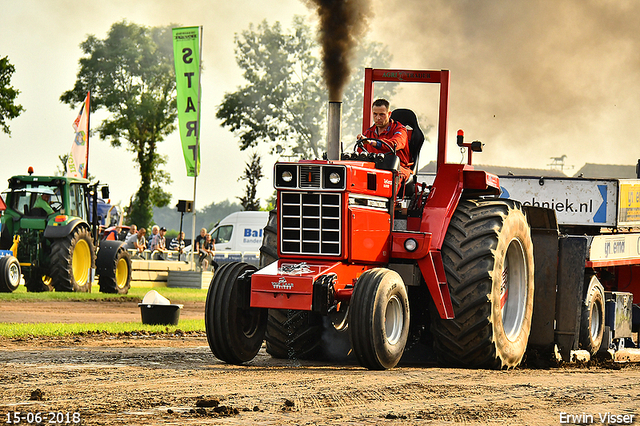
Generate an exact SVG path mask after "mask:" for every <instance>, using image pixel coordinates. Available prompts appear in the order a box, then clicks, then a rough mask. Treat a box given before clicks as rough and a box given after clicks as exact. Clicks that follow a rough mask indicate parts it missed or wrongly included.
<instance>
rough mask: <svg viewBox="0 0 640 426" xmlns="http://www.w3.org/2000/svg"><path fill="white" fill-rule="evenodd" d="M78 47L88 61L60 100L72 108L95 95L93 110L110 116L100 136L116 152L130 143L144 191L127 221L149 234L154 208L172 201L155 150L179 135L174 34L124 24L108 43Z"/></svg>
mask: <svg viewBox="0 0 640 426" xmlns="http://www.w3.org/2000/svg"><path fill="white" fill-rule="evenodd" d="M80 47H81V48H82V51H83V53H84V56H83V57H82V58H80V60H79V63H80V71H79V72H78V76H77V79H76V83H75V86H74V88H73V89H72V90H69V91H67V92H64V93H63V94H62V96H61V97H60V100H61V101H62V102H64V103H67V104H69V105H71V107H72V108H73V107H75V104H77V103H79V102H82V101H83V100H84V98H85V96H86V94H87V92H88V91H91V110H92V111H96V110H98V109H101V108H104V109H106V110H107V111H108V112H109V113H110V115H109V117H108V118H106V119H105V120H103V121H102V123H100V125H99V126H98V128H97V129H96V131H97V132H98V134H99V136H100V139H102V140H109V141H110V143H111V145H112V146H113V147H120V146H122V141H126V142H127V149H128V150H129V151H131V152H132V153H134V154H135V161H136V163H137V167H138V169H139V172H140V187H139V189H138V191H137V192H136V194H135V196H134V197H133V199H132V205H131V206H130V210H129V211H130V215H129V219H130V221H131V222H132V223H135V224H137V225H138V226H139V227H146V228H148V227H149V224H150V222H151V219H152V217H153V209H152V208H153V206H158V207H163V206H165V205H167V204H168V203H169V201H170V200H171V195H170V194H169V193H167V192H165V191H164V190H163V189H162V186H161V185H162V184H169V183H171V178H170V176H169V174H168V173H166V172H165V171H164V170H163V167H162V166H163V165H164V164H166V162H167V159H166V158H165V157H164V156H162V155H160V154H158V150H157V149H158V143H160V142H162V141H163V140H164V138H165V136H167V135H168V134H170V133H172V132H173V131H174V130H175V124H174V123H175V120H176V117H177V109H176V88H175V84H176V79H175V71H174V66H173V44H172V39H171V28H170V27H154V28H148V27H144V26H139V25H136V24H133V23H128V22H127V21H121V22H117V23H115V24H113V25H112V26H111V29H110V30H109V33H108V35H107V37H106V38H105V39H104V40H100V39H98V38H96V37H95V36H94V35H90V36H88V37H87V39H86V40H85V41H84V42H82V43H81V45H80Z"/></svg>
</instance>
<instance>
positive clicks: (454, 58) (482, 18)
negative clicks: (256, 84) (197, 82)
mask: <svg viewBox="0 0 640 426" xmlns="http://www.w3.org/2000/svg"><path fill="white" fill-rule="evenodd" d="M359 1H361V2H363V3H364V4H365V5H366V6H367V7H369V8H370V10H371V13H369V14H368V17H363V19H366V27H367V28H368V31H367V32H366V35H365V37H367V38H368V39H371V40H377V41H381V42H383V43H384V44H386V45H387V46H388V48H389V50H390V51H391V52H392V54H393V60H392V63H391V67H392V68H396V69H413V70H426V69H433V70H439V69H448V70H450V71H451V86H450V87H451V89H450V93H451V96H450V109H449V140H450V141H451V142H450V149H449V151H448V152H449V154H448V160H449V161H452V162H458V161H460V159H461V158H462V156H461V154H460V153H459V152H458V150H457V148H456V147H455V132H456V130H457V129H459V128H462V129H463V130H464V131H465V135H466V138H467V140H480V141H482V142H483V143H485V147H484V152H483V153H480V154H476V155H475V156H474V159H475V162H476V163H478V164H491V165H503V166H514V167H528V168H540V169H545V168H548V167H549V164H550V163H551V162H552V158H554V157H560V156H562V155H566V156H567V157H566V165H567V169H566V170H565V171H566V173H568V174H573V173H574V172H575V170H577V169H579V168H580V167H582V165H584V164H585V163H599V164H626V165H631V164H635V163H636V162H637V159H638V158H640V149H638V148H639V144H638V141H640V126H638V120H637V118H636V117H637V116H638V114H639V113H640V54H639V53H638V52H640V31H638V30H637V22H639V19H640V3H638V2H636V1H634V0H618V1H615V2H610V1H604V0H564V1H562V2H556V1H552V0H509V1H507V0H504V1H490V0H487V1H477V0H464V1H463V0H404V1H396V0H387V1H379V0H359ZM0 10H2V14H1V15H0V57H3V56H8V57H9V61H10V62H11V63H12V64H13V65H14V66H15V69H16V70H15V73H14V75H13V78H12V80H11V83H12V85H13V87H14V88H16V89H18V90H20V92H21V93H20V95H19V97H18V99H17V103H19V104H21V105H22V106H23V107H24V108H25V109H26V111H25V112H23V113H22V115H21V116H20V117H18V118H16V119H14V120H12V121H10V122H9V125H10V128H11V132H12V135H11V137H9V136H7V135H6V134H4V133H0V148H1V150H0V152H1V153H2V154H1V155H2V158H3V159H4V161H3V165H2V167H1V168H0V180H2V181H3V182H6V179H8V178H9V177H10V176H12V175H16V174H24V173H25V172H26V170H27V168H28V167H29V166H33V167H34V169H35V171H36V173H37V174H45V175H46V174H53V173H54V172H55V171H56V170H57V168H58V167H59V166H60V162H59V160H58V156H59V155H62V154H64V153H66V152H67V151H68V150H69V149H70V148H71V143H72V141H73V136H74V132H73V128H72V126H71V124H72V122H73V120H74V119H75V117H76V115H77V113H78V108H75V109H71V108H70V107H69V106H68V105H66V104H62V103H61V102H60V101H59V98H60V95H61V94H62V93H63V92H64V91H66V90H69V89H71V88H72V87H73V84H74V82H75V79H76V75H77V72H78V60H79V58H80V57H81V56H82V52H81V50H80V48H79V45H80V43H81V42H82V41H84V40H85V39H86V38H87V35H89V34H93V35H95V36H96V37H98V38H101V39H102V38H105V37H106V35H107V32H108V30H109V28H110V27H111V25H112V24H113V23H115V22H117V21H120V20H122V19H126V20H128V21H129V22H133V23H136V24H139V25H146V26H164V25H169V24H178V25H181V26H198V25H202V26H203V28H204V37H203V55H202V59H203V65H204V70H203V74H202V93H203V95H202V125H201V129H202V133H201V154H202V172H201V175H200V176H199V177H198V180H197V193H196V194H197V195H196V207H197V208H202V207H203V206H206V205H208V204H210V203H212V202H220V201H223V200H226V199H229V200H231V201H237V198H236V197H237V196H241V195H242V194H243V188H244V182H239V181H238V177H239V176H240V175H241V173H242V171H243V169H244V167H245V163H246V162H247V161H248V160H249V156H250V152H249V151H244V152H243V151H240V149H239V148H238V138H237V137H236V136H234V135H233V133H231V132H230V131H229V130H228V129H225V128H222V127H221V126H220V122H219V120H217V119H216V118H215V111H216V108H217V106H218V105H219V104H220V103H221V101H222V97H223V95H224V93H225V92H232V91H234V90H236V89H237V87H238V86H240V85H242V84H244V81H243V79H242V76H241V71H240V69H239V68H238V67H237V65H236V62H235V56H234V35H235V34H237V33H239V32H241V31H243V30H245V29H247V28H248V27H249V24H250V23H253V24H256V25H257V24H258V23H260V22H261V21H262V20H265V19H266V20H267V21H268V22H269V23H273V22H275V21H280V22H281V23H282V25H283V27H285V28H288V27H290V26H291V22H292V19H293V16H294V15H296V14H298V15H303V16H306V17H307V19H308V22H309V23H310V24H312V25H315V23H316V22H317V18H316V14H315V11H314V10H313V9H311V8H310V7H309V6H308V5H307V2H303V1H301V0H264V1H255V0H235V1H233V2H221V1H203V0H192V1H189V2H186V1H175V0H174V1H164V0H160V1H159V0H133V1H132V0H126V1H120V0H102V1H95V0H87V1H85V2H80V3H79V2H75V1H62V0H48V1H44V0H40V1H37V0H21V1H19V2H17V1H13V0H0ZM427 86H431V85H412V84H408V85H405V86H401V91H400V92H399V93H398V95H397V96H396V97H395V98H394V99H391V103H392V107H405V108H411V109H413V110H414V111H416V112H417V113H418V114H419V116H420V117H426V123H425V122H424V120H423V122H422V123H421V124H422V127H423V128H426V127H427V126H428V125H429V124H435V120H436V112H437V98H436V96H435V95H436V92H435V91H434V88H433V87H427ZM101 114H104V113H96V114H94V115H92V123H96V120H100V119H101V117H102V118H104V117H105V116H104V115H101ZM92 127H93V126H92ZM354 136H355V135H343V137H342V139H343V142H344V143H345V144H348V143H349V142H351V139H353V137H354ZM428 136H430V137H431V140H435V139H436V138H435V131H433V132H432V133H431V134H430V135H428ZM159 151H160V153H161V154H164V155H167V156H168V164H167V165H166V171H168V172H169V173H170V174H171V177H172V179H173V183H172V184H171V185H170V186H168V187H166V189H167V190H168V192H170V193H171V194H172V195H173V201H172V203H173V204H175V203H177V201H178V200H179V199H187V200H190V199H192V198H193V192H194V180H193V178H190V177H187V176H186V169H185V165H184V160H183V156H182V152H181V146H180V141H179V135H178V132H177V131H176V132H175V133H174V134H172V135H170V136H169V137H167V139H166V140H165V141H164V142H162V143H161V144H160V145H159ZM258 152H259V153H260V154H261V155H262V156H263V167H264V174H265V179H263V181H262V182H261V183H260V186H259V188H258V196H259V197H260V198H261V199H262V200H264V199H265V198H267V197H269V196H270V195H271V194H272V192H273V188H272V180H271V174H272V166H273V163H274V161H275V160H276V158H275V157H273V156H270V155H268V147H259V149H258ZM465 158H466V157H465ZM433 159H435V144H434V143H426V144H425V146H424V148H423V151H422V153H421V156H420V163H421V164H426V162H428V161H430V160H433ZM571 167H573V168H574V169H571ZM89 171H90V173H91V174H92V175H94V176H95V177H96V178H97V179H99V180H100V181H101V182H103V183H109V185H110V187H111V199H112V201H113V202H114V203H117V202H121V203H122V205H123V206H124V205H127V204H128V203H129V199H130V197H131V196H132V195H133V194H134V193H135V191H136V190H137V188H138V185H139V174H138V171H137V169H136V168H135V164H134V161H133V155H132V154H131V153H130V152H128V151H127V150H126V149H125V148H113V147H111V146H110V144H109V143H108V142H105V141H101V140H99V139H98V138H97V137H94V138H92V140H91V148H90V158H89ZM0 186H1V187H2V189H4V188H6V185H5V184H3V183H0ZM2 189H0V190H2Z"/></svg>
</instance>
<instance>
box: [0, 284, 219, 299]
mask: <svg viewBox="0 0 640 426" xmlns="http://www.w3.org/2000/svg"><path fill="white" fill-rule="evenodd" d="M150 290H156V291H157V292H158V293H160V294H161V295H163V296H164V297H166V298H167V299H169V300H170V301H171V303H183V302H204V301H205V299H206V298H207V290H201V289H195V288H173V287H161V288H155V289H151V288H139V287H136V288H131V289H129V294H109V293H100V287H99V286H98V285H94V286H92V287H91V293H67V292H58V291H52V292H46V293H28V292H27V289H26V287H25V286H23V285H21V286H19V287H18V289H17V290H16V291H14V292H13V293H0V302H2V301H16V300H26V301H28V300H62V301H74V300H99V299H113V298H119V299H122V300H125V301H126V300H130V301H132V302H134V301H140V300H142V299H143V298H144V295H145V294H147V292H148V291H150Z"/></svg>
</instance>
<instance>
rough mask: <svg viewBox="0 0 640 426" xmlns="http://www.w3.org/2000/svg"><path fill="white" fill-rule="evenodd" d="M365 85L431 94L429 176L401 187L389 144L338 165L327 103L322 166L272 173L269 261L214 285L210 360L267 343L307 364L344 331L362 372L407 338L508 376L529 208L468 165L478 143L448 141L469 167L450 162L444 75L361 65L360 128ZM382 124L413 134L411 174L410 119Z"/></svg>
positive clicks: (519, 316) (333, 107)
mask: <svg viewBox="0 0 640 426" xmlns="http://www.w3.org/2000/svg"><path fill="white" fill-rule="evenodd" d="M374 81H394V82H418V83H432V84H439V85H440V107H439V123H438V157H437V174H436V177H435V180H434V181H433V183H432V184H430V185H427V184H426V183H417V181H416V180H415V179H414V180H413V181H410V182H407V183H406V184H403V185H402V186H398V185H397V182H398V167H399V160H398V158H397V156H396V155H395V153H394V152H393V148H394V147H389V149H390V152H389V153H387V154H370V153H366V152H364V153H362V152H354V153H348V154H342V158H339V148H337V149H336V147H339V142H338V141H339V138H340V136H339V133H340V130H339V115H340V112H339V111H340V104H339V103H330V106H329V108H330V110H329V122H330V123H329V129H330V135H329V141H328V156H329V159H326V160H302V161H299V162H278V163H276V165H275V170H274V182H275V184H274V185H275V188H276V190H277V214H273V215H272V217H271V220H270V221H269V224H268V225H267V228H266V229H265V237H264V242H263V249H262V257H263V259H262V260H263V262H262V265H265V264H267V263H269V262H271V261H272V262H271V263H269V264H268V265H266V266H264V267H262V269H260V270H256V268H255V267H253V266H250V265H248V264H244V263H230V264H226V265H224V266H223V267H221V268H220V269H219V270H218V271H217V272H216V275H215V277H214V279H213V280H212V282H211V285H210V287H209V292H208V295H207V302H206V308H205V309H206V311H205V323H206V330H207V339H208V342H209V346H210V348H211V350H212V352H213V354H214V355H215V356H216V357H217V358H219V359H221V360H223V361H226V362H228V363H233V364H240V363H244V362H247V361H250V360H251V359H253V358H254V357H255V356H256V354H257V352H258V350H259V349H260V347H261V345H262V343H263V341H264V340H265V339H266V344H267V352H269V353H270V354H271V355H272V356H275V357H281V358H290V357H298V358H308V357H313V356H318V354H323V353H324V354H326V353H328V352H329V350H330V349H332V348H331V346H332V345H333V343H332V341H331V340H327V339H325V338H324V337H323V336H327V335H338V336H339V335H341V334H342V333H343V334H344V335H345V336H348V337H349V339H348V341H349V344H350V348H351V349H352V350H353V353H354V354H355V356H356V357H357V359H358V361H359V363H360V364H361V365H362V366H364V367H366V368H369V369H387V368H392V367H394V366H395V365H396V364H397V363H398V362H399V360H400V358H401V357H402V355H403V352H404V351H405V347H406V346H407V345H408V342H417V341H422V342H426V343H428V344H429V346H430V347H432V348H433V353H434V354H435V356H436V358H437V359H438V361H439V362H442V363H445V364H447V365H458V366H466V367H481V368H503V367H514V366H517V365H518V364H519V363H520V362H521V360H522V358H523V355H524V353H525V350H526V348H527V341H528V338H529V333H530V328H531V318H532V313H533V296H534V280H533V275H534V259H533V244H532V237H531V228H530V225H529V223H528V218H527V213H526V211H525V210H524V209H523V208H522V207H521V205H520V204H519V203H518V202H517V201H513V200H508V199H501V198H498V196H499V194H500V185H499V181H498V178H497V176H495V175H492V174H490V173H486V172H484V171H480V170H475V169H474V168H473V166H472V165H471V160H472V152H474V151H475V152H478V151H481V150H482V145H481V144H480V143H479V142H473V143H465V142H464V140H463V135H462V132H458V138H457V142H458V145H459V146H461V147H464V148H466V149H467V150H468V153H469V154H468V161H467V164H449V163H447V162H446V139H447V111H448V99H449V90H448V88H449V71H406V70H381V69H367V70H366V74H365V100H364V120H363V128H367V127H368V126H369V123H370V122H371V112H370V108H371V101H372V93H373V83H374ZM336 117H337V118H336ZM392 118H394V119H397V120H398V121H400V122H401V123H403V124H405V125H406V126H409V127H410V128H411V131H410V133H411V135H410V150H411V156H412V158H413V160H414V164H415V163H416V162H417V156H418V153H419V151H420V146H421V144H422V142H423V139H424V137H423V136H422V132H421V131H420V129H419V127H418V123H417V120H416V118H415V114H413V112H411V111H409V110H396V111H394V115H392ZM336 121H337V124H336ZM335 128H337V136H336V131H335V130H332V129H335ZM358 145H359V146H360V147H364V145H363V144H358ZM332 157H334V158H332ZM415 172H416V171H415V170H414V173H415ZM398 187H399V188H400V189H398V190H397V188H398ZM396 192H398V193H399V194H400V195H398V194H396Z"/></svg>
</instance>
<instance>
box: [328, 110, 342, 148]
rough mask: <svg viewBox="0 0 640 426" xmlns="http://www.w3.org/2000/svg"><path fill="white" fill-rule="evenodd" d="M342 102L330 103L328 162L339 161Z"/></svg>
mask: <svg viewBox="0 0 640 426" xmlns="http://www.w3.org/2000/svg"><path fill="white" fill-rule="evenodd" d="M341 120H342V102H339V101H330V102H329V109H328V115H327V126H328V129H327V160H339V159H340V153H341V151H342V149H341V146H340V145H341V143H340V138H341V136H342V135H341Z"/></svg>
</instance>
